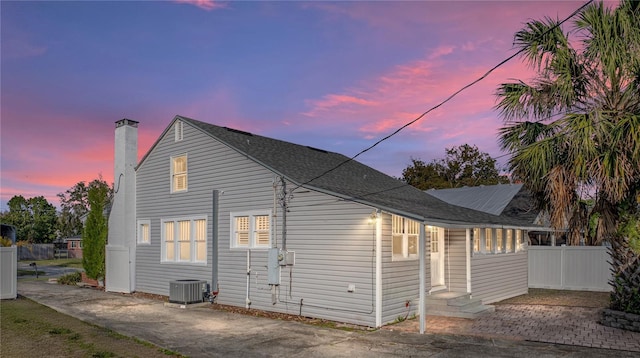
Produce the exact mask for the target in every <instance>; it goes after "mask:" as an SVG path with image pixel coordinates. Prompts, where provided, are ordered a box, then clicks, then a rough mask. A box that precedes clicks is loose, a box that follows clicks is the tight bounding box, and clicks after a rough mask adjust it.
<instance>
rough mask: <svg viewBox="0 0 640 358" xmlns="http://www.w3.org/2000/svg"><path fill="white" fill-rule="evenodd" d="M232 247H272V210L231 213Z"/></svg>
mask: <svg viewBox="0 0 640 358" xmlns="http://www.w3.org/2000/svg"><path fill="white" fill-rule="evenodd" d="M230 219H231V244H230V245H231V248H233V249H268V248H270V247H271V212H270V211H269V210H257V211H248V212H238V213H231V214H230Z"/></svg>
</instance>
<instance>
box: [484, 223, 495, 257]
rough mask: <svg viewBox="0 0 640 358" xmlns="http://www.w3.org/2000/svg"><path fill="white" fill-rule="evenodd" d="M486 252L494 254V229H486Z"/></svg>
mask: <svg viewBox="0 0 640 358" xmlns="http://www.w3.org/2000/svg"><path fill="white" fill-rule="evenodd" d="M484 252H485V253H487V254H489V253H492V252H493V229H490V228H485V229H484Z"/></svg>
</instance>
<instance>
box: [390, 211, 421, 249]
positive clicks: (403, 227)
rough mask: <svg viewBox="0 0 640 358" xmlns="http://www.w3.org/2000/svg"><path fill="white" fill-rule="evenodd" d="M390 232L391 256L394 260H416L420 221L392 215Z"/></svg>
mask: <svg viewBox="0 0 640 358" xmlns="http://www.w3.org/2000/svg"><path fill="white" fill-rule="evenodd" d="M391 232H392V239H391V240H392V258H393V259H394V260H417V259H418V236H419V235H420V223H419V222H417V221H413V220H410V219H406V218H403V217H401V216H397V215H392V216H391Z"/></svg>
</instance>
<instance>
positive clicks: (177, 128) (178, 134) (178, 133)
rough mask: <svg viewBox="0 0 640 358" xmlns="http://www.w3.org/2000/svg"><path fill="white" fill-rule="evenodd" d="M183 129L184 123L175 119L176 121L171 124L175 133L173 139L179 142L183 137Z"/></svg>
mask: <svg viewBox="0 0 640 358" xmlns="http://www.w3.org/2000/svg"><path fill="white" fill-rule="evenodd" d="M183 130H184V123H182V121H176V123H175V124H174V126H173V131H174V134H175V141H176V142H179V141H181V140H182V138H183Z"/></svg>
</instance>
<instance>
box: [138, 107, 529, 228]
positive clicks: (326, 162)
mask: <svg viewBox="0 0 640 358" xmlns="http://www.w3.org/2000/svg"><path fill="white" fill-rule="evenodd" d="M177 120H181V121H183V122H184V123H185V124H189V125H191V126H193V127H195V128H197V129H200V130H201V131H202V132H203V133H205V134H207V135H209V136H211V137H212V138H215V139H216V140H218V141H220V142H222V143H224V144H226V145H227V146H228V147H230V148H231V149H233V150H235V151H237V152H239V153H241V154H243V155H244V156H246V157H248V158H249V159H251V160H253V161H255V162H257V163H259V164H260V165H262V166H264V167H266V168H268V169H269V170H271V171H273V172H274V173H276V174H278V175H281V176H284V177H285V178H287V179H288V180H290V181H291V182H293V183H294V184H295V185H300V186H301V187H304V188H308V189H313V190H317V191H320V192H324V193H327V194H330V195H333V196H336V197H339V198H342V199H343V200H348V201H354V202H359V203H362V204H366V205H370V206H372V207H375V208H379V209H381V210H385V211H388V212H391V213H394V214H398V215H402V216H405V217H409V218H412V219H415V220H419V221H423V222H427V223H440V224H447V225H451V226H453V225H460V226H470V225H473V224H486V225H498V226H500V225H502V226H518V227H522V226H531V225H530V224H528V223H526V222H523V221H521V220H518V219H516V218H505V217H500V216H498V215H492V214H488V213H484V212H481V211H477V210H471V209H468V208H464V207H461V206H455V205H451V204H448V203H446V202H444V201H442V200H440V199H437V198H435V197H433V196H431V195H428V194H426V193H424V192H423V191H421V190H419V189H416V188H414V187H412V186H410V185H408V184H405V183H404V182H402V181H400V180H398V179H394V178H392V177H390V176H388V175H386V174H384V173H382V172H379V171H377V170H375V169H373V168H371V167H368V166H366V165H364V164H361V163H359V162H357V161H355V160H350V159H349V158H348V157H346V156H344V155H342V154H338V153H333V152H330V151H325V150H321V149H317V148H312V147H307V146H304V145H298V144H294V143H290V142H285V141H281V140H277V139H272V138H267V137H263V136H260V135H256V134H252V133H248V132H244V131H239V130H235V129H231V128H227V127H220V126H216V125H212V124H209V123H205V122H201V121H197V120H194V119H191V118H187V117H183V116H176V117H175V118H174V121H173V122H172V123H171V124H170V125H169V126H168V127H167V129H166V130H165V133H166V131H168V130H169V128H171V127H172V125H173V123H174V122H175V121H177ZM163 135H164V133H163ZM156 143H157V142H156ZM154 147H155V145H154ZM151 150H153V147H152V148H151ZM151 150H150V151H151ZM145 158H146V156H145ZM145 158H143V160H142V162H143V161H144V159H145ZM142 162H141V163H140V164H142Z"/></svg>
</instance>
